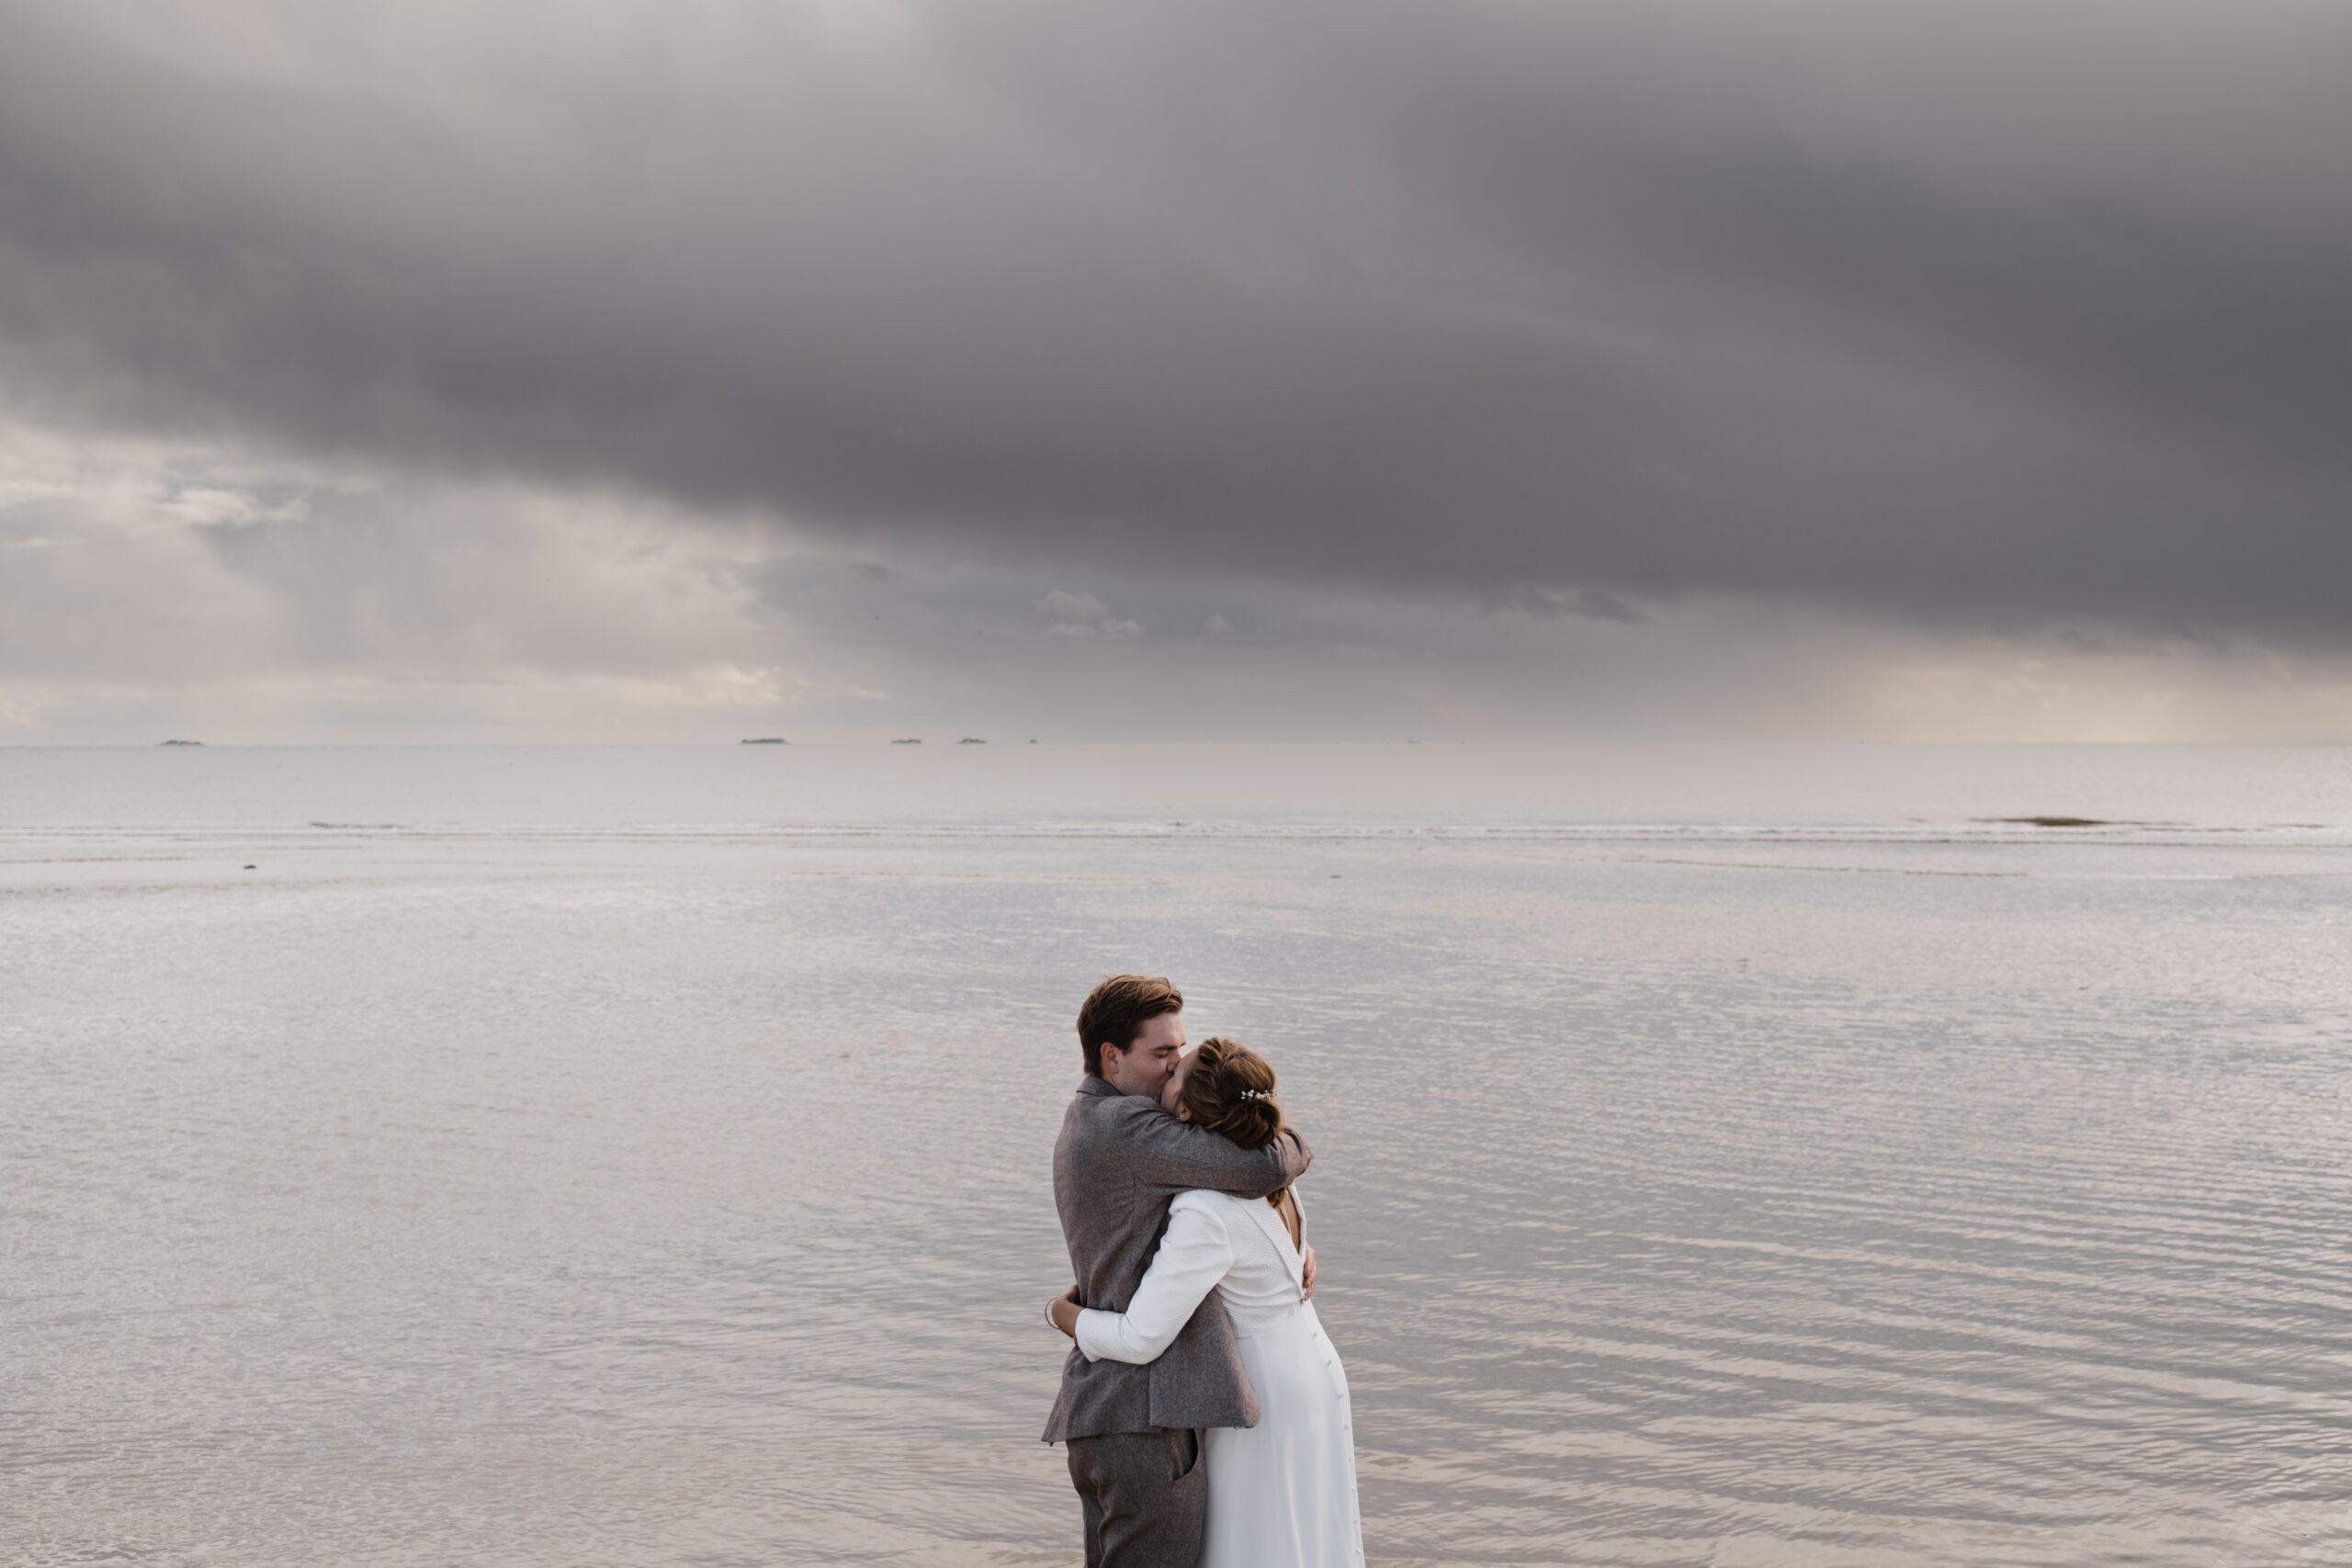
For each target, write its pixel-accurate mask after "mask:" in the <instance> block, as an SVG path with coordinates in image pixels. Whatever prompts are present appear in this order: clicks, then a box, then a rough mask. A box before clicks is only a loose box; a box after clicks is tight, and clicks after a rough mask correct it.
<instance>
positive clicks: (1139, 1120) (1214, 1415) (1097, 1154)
mask: <svg viewBox="0 0 2352 1568" xmlns="http://www.w3.org/2000/svg"><path fill="white" fill-rule="evenodd" d="M1314 1157H1315V1156H1314V1155H1313V1154H1312V1153H1311V1152H1310V1151H1309V1150H1308V1149H1307V1146H1306V1142H1305V1140H1303V1139H1301V1138H1300V1137H1299V1135H1298V1134H1296V1133H1292V1132H1285V1133H1283V1134H1282V1136H1280V1137H1279V1138H1276V1139H1275V1140H1274V1141H1273V1142H1272V1144H1269V1145H1266V1147H1264V1148H1262V1149H1244V1148H1241V1147H1239V1146H1238V1145H1235V1144H1232V1143H1230V1142H1228V1141H1227V1140H1226V1139H1225V1138H1222V1137H1220V1136H1218V1135H1217V1134H1215V1133H1211V1132H1206V1131H1204V1130H1203V1129H1202V1128H1199V1127H1195V1126H1193V1124H1192V1123H1191V1122H1179V1121H1178V1120H1176V1118H1174V1117H1173V1116H1170V1115H1169V1114H1168V1113H1167V1112H1166V1111H1162V1110H1160V1109H1159V1103H1158V1102H1157V1101H1155V1100H1146V1099H1143V1098H1142V1097H1141V1096H1139V1095H1132V1094H1122V1093H1120V1092H1119V1091H1118V1090H1117V1089H1113V1088H1112V1087H1111V1086H1110V1085H1109V1084H1107V1083H1105V1082H1103V1080H1102V1079H1101V1078H1097V1077H1088V1078H1085V1079H1082V1080H1080V1083H1079V1086H1078V1095H1077V1098H1076V1099H1074V1100H1071V1101H1070V1105H1069V1111H1066V1112H1065V1113H1064V1114H1063V1116H1062V1134H1061V1136H1060V1137H1059V1138H1058V1139H1057V1140H1056V1141H1055V1144H1054V1206H1055V1207H1056V1208H1057V1209H1059V1210H1060V1211H1061V1216H1062V1238H1063V1239H1064V1240H1065V1241H1067V1242H1068V1243H1069V1263H1070V1269H1071V1271H1072V1272H1073V1273H1074V1274H1075V1275H1076V1276H1077V1280H1078V1300H1079V1304H1080V1306H1089V1307H1103V1308H1106V1309H1108V1310H1109V1311H1112V1312H1125V1311H1126V1310H1127V1303H1129V1302H1130V1301H1131V1300H1132V1299H1133V1298H1134V1296H1135V1293H1136V1287H1137V1286H1138V1285H1140V1284H1142V1283H1143V1276H1144V1271H1145V1270H1146V1269H1148V1268H1149V1267H1150V1266H1151V1255H1152V1254H1153V1253H1154V1252H1157V1251H1158V1250H1159V1237H1160V1235H1161V1233H1162V1232H1164V1231H1166V1230H1167V1228H1168V1205H1169V1203H1170V1201H1171V1200H1173V1199H1174V1198H1175V1196H1176V1194H1177V1193H1179V1192H1185V1191H1190V1190H1192V1189H1193V1188H1195V1187H1206V1188H1210V1189H1212V1190H1216V1191H1219V1192H1233V1193H1238V1194H1239V1195H1240V1196H1241V1197H1244V1198H1262V1197H1264V1196H1265V1195H1266V1194H1267V1193H1269V1192H1272V1190H1274V1189H1276V1188H1277V1187H1283V1186H1287V1185H1288V1184H1289V1183H1291V1182H1293V1181H1295V1180H1296V1179H1298V1178H1299V1177H1300V1176H1301V1175H1303V1174H1304V1173H1305V1172H1306V1166H1307V1162H1308V1161H1309V1160H1311V1159H1313V1158H1314ZM1257 1424H1258V1396H1257V1393H1256V1392H1255V1391H1254V1390H1252V1389H1251V1388H1250V1377H1249V1374H1248V1373H1247V1372H1245V1371H1243V1370H1242V1367H1241V1351H1240V1348H1239V1346H1238V1345H1237V1344H1236V1343H1235V1340H1234V1337H1233V1320H1232V1319H1231V1318H1229V1317H1227V1315H1226V1312H1225V1303H1223V1302H1221V1301H1219V1300H1218V1299H1217V1296H1216V1292H1214V1291H1212V1292H1209V1295H1208V1299H1207V1300H1205V1301H1204V1302H1202V1303H1201V1304H1200V1307H1199V1309H1198V1310H1197V1311H1195V1312H1194V1313H1193V1320H1192V1321H1191V1322H1190V1323H1187V1324H1186V1325H1184V1328H1183V1331H1182V1333H1180V1334H1178V1335H1177V1336H1176V1342H1175V1343H1174V1344H1173V1345H1170V1347H1169V1348H1168V1350H1167V1352H1166V1354H1164V1355H1162V1356H1161V1357H1160V1358H1159V1359H1158V1360H1156V1361H1153V1362H1151V1363H1150V1364H1149V1365H1148V1366H1140V1367H1138V1366H1132V1365H1130V1364H1128V1363H1127V1362H1125V1361H1112V1360H1102V1361H1090V1360H1088V1359H1086V1356H1085V1354H1084V1353H1083V1352H1082V1351H1080V1350H1078V1349H1076V1348H1072V1349H1071V1351H1070V1353H1069V1360H1068V1361H1067V1362H1065V1363H1064V1364H1063V1367H1062V1388H1061V1394H1060V1397H1058V1398H1057V1399H1056V1400H1055V1401H1054V1413H1053V1415H1052V1416H1050V1417H1049V1418H1048V1419H1047V1420H1046V1441H1047V1442H1049V1443H1058V1442H1061V1441H1063V1440H1065V1439H1066V1438H1093V1437H1100V1436H1102V1435H1103V1434H1104V1433H1106V1432H1145V1431H1149V1430H1150V1429H1151V1428H1152V1427H1254V1426H1256V1425H1257Z"/></svg>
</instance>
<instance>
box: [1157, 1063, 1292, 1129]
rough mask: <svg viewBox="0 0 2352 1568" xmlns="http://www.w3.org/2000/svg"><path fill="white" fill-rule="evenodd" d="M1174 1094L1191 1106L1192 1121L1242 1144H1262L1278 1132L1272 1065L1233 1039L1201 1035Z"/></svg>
mask: <svg viewBox="0 0 2352 1568" xmlns="http://www.w3.org/2000/svg"><path fill="white" fill-rule="evenodd" d="M1176 1098H1177V1100H1178V1102H1179V1103H1181V1104H1182V1106H1183V1107H1184V1109H1185V1110H1187V1111H1191V1112H1192V1116H1193V1122H1194V1124H1196V1125H1198V1126H1202V1127H1205V1128H1207V1129H1208V1130H1209V1131H1210V1132H1212V1133H1221V1134H1224V1135H1225V1136H1227V1138H1230V1139H1232V1140H1233V1141H1234V1142H1235V1143H1237V1144H1238V1145H1241V1146H1242V1147H1243V1148H1245V1149H1261V1148H1264V1147H1265V1146H1266V1145H1268V1144H1271V1143H1272V1142H1273V1141H1274V1139H1275V1138H1277V1137H1278V1136H1280V1135H1281V1134H1282V1130H1283V1108H1282V1106H1281V1105H1280V1103H1278V1102H1277V1101H1276V1100H1275V1099H1274V1069H1273V1067H1272V1065H1271V1064H1270V1063H1268V1062H1267V1060H1266V1058H1265V1057H1263V1056H1261V1055H1258V1053H1257V1052H1255V1051H1252V1050H1251V1049H1250V1047H1249V1046H1247V1045H1244V1044H1243V1043H1241V1042H1240V1041H1238V1040H1228V1039H1226V1038H1225V1037H1224V1036H1222V1035H1212V1036H1210V1037H1209V1038H1208V1039H1206V1040H1204V1041H1202V1042H1201V1044H1200V1049H1199V1050H1197V1051H1195V1052H1193V1061H1192V1065H1191V1066H1189V1067H1187V1068H1186V1069H1185V1072H1184V1086H1183V1088H1182V1089H1180V1090H1179V1091H1178V1092H1177V1096H1176Z"/></svg>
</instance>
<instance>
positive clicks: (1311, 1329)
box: [1049, 1039, 1363, 1568]
mask: <svg viewBox="0 0 2352 1568" xmlns="http://www.w3.org/2000/svg"><path fill="white" fill-rule="evenodd" d="M1273 1094H1274V1069H1273V1068H1272V1067H1271V1066H1267V1064H1266V1059H1265V1058H1264V1057H1263V1056H1261V1055H1258V1053H1256V1052H1255V1051H1252V1050H1250V1047H1248V1046H1247V1045H1244V1044H1242V1043H1239V1042H1238V1041H1234V1040H1223V1039H1209V1040H1204V1041H1203V1042H1201V1045H1200V1049H1198V1050H1197V1051H1194V1052H1193V1054H1192V1055H1189V1056H1187V1057H1185V1058H1184V1060H1183V1061H1182V1064H1180V1065H1179V1066H1178V1067H1177V1069H1176V1074H1175V1076H1174V1077H1171V1078H1170V1079H1169V1080H1168V1087H1167V1088H1166V1089H1163V1090H1162V1091H1161V1093H1160V1103H1161V1105H1162V1106H1164V1107H1165V1108H1166V1109H1167V1110H1168V1111H1170V1112H1171V1113H1172V1114H1174V1115H1175V1116H1176V1117H1177V1118H1179V1119H1180V1120H1182V1121H1186V1122H1196V1123H1198V1124H1199V1125H1201V1126H1203V1127H1205V1128H1207V1129H1208V1130H1209V1131H1210V1132H1213V1133H1221V1134H1224V1135H1225V1136H1226V1137H1227V1138H1230V1139H1232V1140H1233V1141H1234V1142H1235V1143H1237V1144H1238V1145H1241V1146H1242V1147H1243V1148H1245V1149H1255V1148H1262V1147H1264V1146H1265V1145H1268V1144H1270V1143H1272V1142H1273V1140H1274V1137H1275V1135H1276V1134H1279V1133H1280V1132H1281V1131H1282V1127H1283V1114H1282V1108H1281V1107H1280V1106H1279V1105H1277V1104H1275V1102H1274V1098H1273ZM1302 1245H1303V1242H1302V1235H1301V1222H1300V1217H1299V1209H1298V1200H1297V1198H1296V1196H1295V1194H1293V1193H1291V1192H1290V1191H1289V1190H1283V1191H1279V1192H1276V1193H1275V1194H1273V1196H1272V1197H1271V1198H1265V1199H1255V1198H1236V1197H1233V1196H1230V1195H1229V1194H1227V1193H1223V1192H1210V1191H1205V1190H1195V1191H1191V1192H1184V1193H1180V1194H1179V1195H1178V1196H1177V1198H1176V1201H1175V1202H1174V1203H1173V1204H1171V1205H1170V1209H1169V1215H1168V1230H1167V1234H1166V1235H1163V1236H1162V1237H1161V1238H1160V1242H1159V1252H1158V1253H1157V1254H1156V1255H1155V1256H1154V1257H1153V1258H1152V1260H1151V1268H1150V1270H1149V1271H1148V1273H1146V1274H1145V1275H1144V1277H1143V1282H1142V1284H1141V1285H1139V1286H1137V1287H1136V1293H1135V1297H1134V1299H1133V1300H1132V1301H1130V1302H1129V1303H1127V1310H1126V1311H1125V1312H1102V1311H1097V1310H1093V1309H1091V1308H1090V1309H1084V1310H1081V1309H1080V1307H1079V1306H1078V1305H1077V1303H1074V1302H1072V1301H1070V1300H1069V1297H1067V1296H1061V1297H1057V1298H1056V1299H1055V1301H1054V1303H1052V1305H1051V1307H1050V1308H1049V1312H1050V1314H1051V1316H1052V1317H1053V1320H1054V1325H1055V1326H1056V1327H1057V1328H1059V1329H1061V1330H1062V1332H1064V1333H1065V1334H1069V1335H1071V1336H1072V1337H1075V1338H1076V1339H1077V1341H1078V1347H1079V1348H1080V1350H1082V1351H1083V1352H1085V1355H1086V1358H1087V1359H1089V1360H1091V1361H1099V1360H1102V1359H1105V1358H1106V1357H1107V1358H1108V1359H1112V1360H1114V1361H1132V1362H1138V1363H1140V1362H1146V1361H1151V1360H1155V1359H1158V1358H1159V1354H1160V1352H1161V1351H1163V1350H1165V1349H1167V1348H1168V1347H1169V1345H1170V1343H1172V1342H1173V1341H1174V1339H1175V1337H1176V1335H1177V1332H1178V1331H1179V1330H1180V1329H1182V1327H1183V1326H1184V1325H1185V1323H1186V1322H1187V1321H1188V1320H1190V1318H1191V1317H1192V1315H1193V1309H1194V1308H1195V1307H1197V1306H1199V1305H1200V1303H1201V1301H1202V1298H1203V1297H1204V1296H1206V1295H1207V1294H1208V1292H1210V1291H1211V1290H1215V1291H1216V1292H1217V1294H1218V1295H1219V1296H1220V1297H1221V1298H1223V1300H1224V1303H1225V1309H1226V1311H1227V1314H1230V1315H1231V1317H1232V1319H1233V1332H1234V1335H1235V1337H1237V1338H1238V1341H1239V1346H1240V1351H1241V1363H1242V1365H1243V1367H1244V1368H1245V1369H1247V1371H1249V1374H1250V1387H1251V1388H1253V1389H1255V1390H1256V1391H1257V1394H1258V1412H1259V1416H1258V1424H1257V1425H1256V1426H1255V1427H1209V1428H1208V1429H1207V1430H1206V1431H1204V1433H1203V1434H1202V1442H1203V1457H1204V1461H1205V1462H1206V1464H1207V1466H1208V1494H1209V1501H1208V1529H1207V1532H1206V1537H1205V1540H1204V1545H1203V1547H1202V1550H1201V1561H1200V1568H1359V1565H1360V1564H1362V1563H1363V1529H1362V1527H1361V1524H1360V1523H1359V1521H1358V1518H1357V1514H1356V1459H1355V1439H1354V1434H1353V1432H1352V1430H1351V1426H1350V1420H1349V1413H1348V1375H1347V1373H1346V1372H1345V1371H1341V1370H1340V1356H1339V1352H1338V1351H1336V1350H1334V1349H1332V1348H1331V1341H1330V1340H1329V1339H1328V1338H1326V1337H1324V1334H1323V1325H1321V1324H1320V1323H1318V1322H1317V1320H1316V1316H1315V1306H1314V1303H1311V1302H1309V1301H1307V1300H1306V1290H1305V1283H1304V1282H1305V1263H1304V1260H1303V1258H1302V1257H1301V1251H1300V1249H1301V1247H1302Z"/></svg>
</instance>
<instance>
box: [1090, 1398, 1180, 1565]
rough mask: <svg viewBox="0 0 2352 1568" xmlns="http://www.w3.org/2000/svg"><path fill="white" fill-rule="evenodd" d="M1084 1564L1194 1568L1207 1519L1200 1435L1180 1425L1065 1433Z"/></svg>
mask: <svg viewBox="0 0 2352 1568" xmlns="http://www.w3.org/2000/svg"><path fill="white" fill-rule="evenodd" d="M1063 1446H1064V1447H1065V1448H1067V1449H1068V1450H1069V1480H1070V1484H1071V1485H1073V1486H1075V1487H1077V1488H1078V1502H1079V1506H1080V1508H1082V1509H1083V1510H1084V1511H1085V1514H1086V1568H1197V1565H1198V1563H1199V1562H1200V1561H1201V1536H1202V1533H1203V1531H1204V1529H1205V1527H1206V1526H1207V1523H1208V1508H1209V1478H1208V1472H1205V1471H1204V1470H1203V1469H1202V1468H1201V1435H1200V1434H1199V1433H1198V1432H1195V1431H1193V1430H1192V1429H1191V1428H1189V1427H1154V1428H1153V1429H1152V1430H1150V1431H1148V1432H1106V1433H1104V1434H1103V1436H1101V1437H1099V1438H1070V1439H1069V1442H1067V1443H1066V1444H1064V1445H1063Z"/></svg>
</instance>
